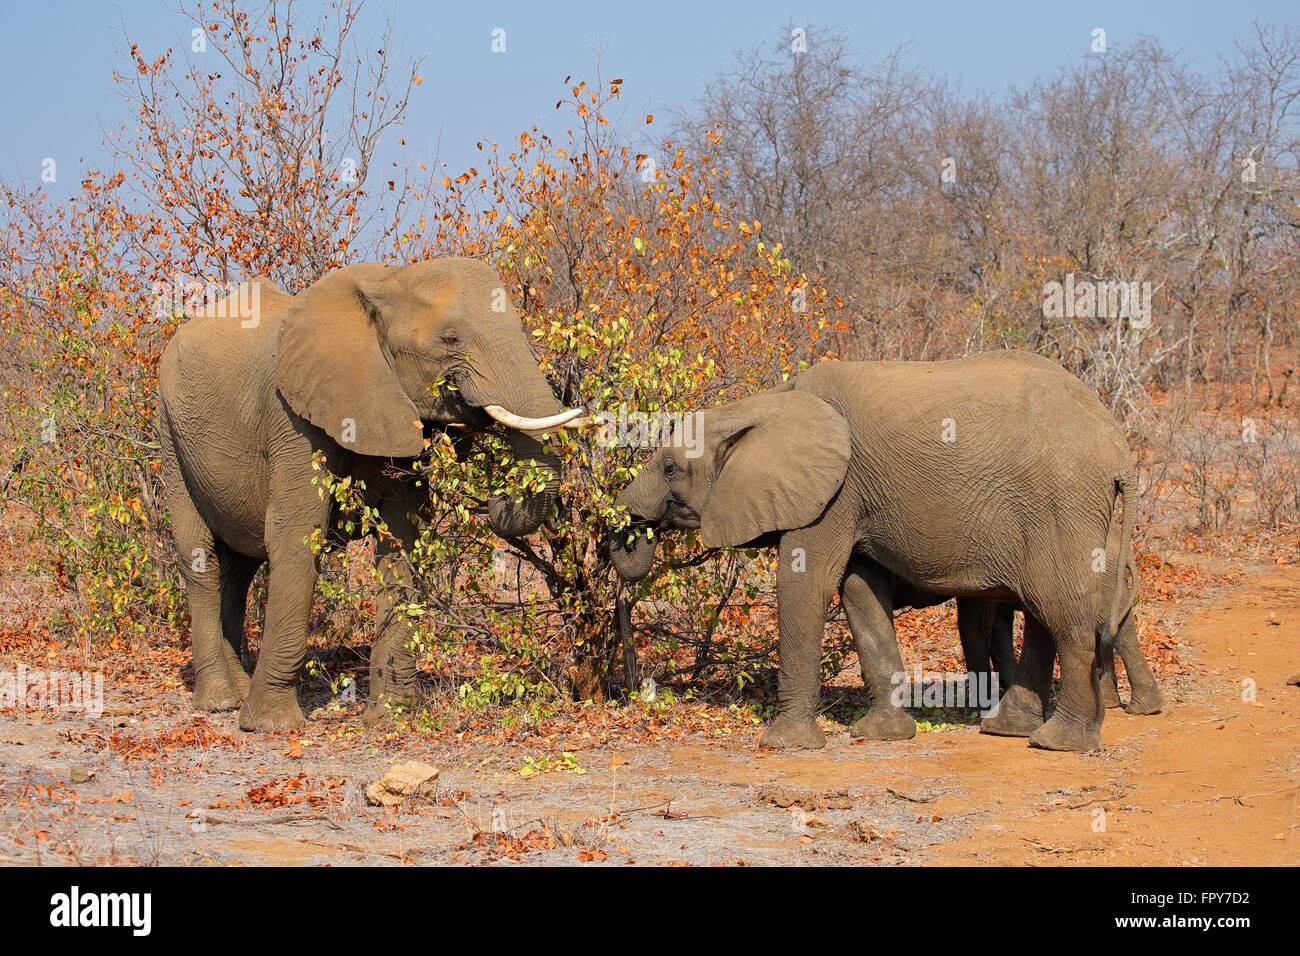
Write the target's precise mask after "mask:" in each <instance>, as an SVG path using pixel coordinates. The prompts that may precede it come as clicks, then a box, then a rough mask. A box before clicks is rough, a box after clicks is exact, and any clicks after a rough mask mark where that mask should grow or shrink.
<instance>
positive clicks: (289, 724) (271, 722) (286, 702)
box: [239, 687, 307, 733]
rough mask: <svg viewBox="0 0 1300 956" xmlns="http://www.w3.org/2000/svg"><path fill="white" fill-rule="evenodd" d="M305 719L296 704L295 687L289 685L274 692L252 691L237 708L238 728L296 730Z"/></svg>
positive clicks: (267, 731) (269, 730)
mask: <svg viewBox="0 0 1300 956" xmlns="http://www.w3.org/2000/svg"><path fill="white" fill-rule="evenodd" d="M305 723H307V719H306V718H305V717H303V715H302V708H301V707H299V706H298V693H297V689H296V688H293V687H290V688H288V690H285V691H277V692H276V693H274V694H270V693H267V692H265V691H263V692H261V693H258V692H256V691H255V692H253V693H252V694H250V695H249V696H248V699H247V700H246V701H244V706H243V707H241V708H240V709H239V729H240V730H255V731H261V732H263V733H273V732H275V731H277V730H296V729H298V728H299V727H301V726H303V724H305Z"/></svg>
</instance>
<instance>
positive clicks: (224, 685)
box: [194, 676, 248, 712]
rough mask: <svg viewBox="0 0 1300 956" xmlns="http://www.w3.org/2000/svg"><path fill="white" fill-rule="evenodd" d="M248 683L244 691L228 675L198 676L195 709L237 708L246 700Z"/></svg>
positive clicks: (195, 688)
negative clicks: (215, 676)
mask: <svg viewBox="0 0 1300 956" xmlns="http://www.w3.org/2000/svg"><path fill="white" fill-rule="evenodd" d="M247 690H248V688H247V685H245V687H244V688H243V691H242V692H241V690H240V689H239V688H237V687H236V686H234V684H233V682H232V681H231V680H230V679H229V678H228V677H218V678H212V677H203V676H200V677H196V678H195V679H194V709H195V710H206V711H209V712H211V711H218V710H235V709H236V708H238V707H239V705H240V704H242V703H243V702H244V697H245V696H246V694H247Z"/></svg>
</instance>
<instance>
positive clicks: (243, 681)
mask: <svg viewBox="0 0 1300 956" xmlns="http://www.w3.org/2000/svg"><path fill="white" fill-rule="evenodd" d="M259 290H260V303H259V297H256V296H251V295H246V296H245V299H246V300H248V299H251V300H252V301H253V302H254V303H255V304H260V310H258V309H254V314H253V315H252V316H246V317H241V316H240V309H239V308H237V307H236V303H235V302H234V301H233V299H234V297H233V296H232V301H229V302H228V303H227V304H224V305H223V306H222V307H221V308H218V309H215V310H213V311H214V312H215V315H213V316H210V317H205V318H196V319H192V320H190V321H188V322H186V323H185V324H184V325H183V326H181V328H180V329H179V330H178V331H177V332H176V335H175V336H174V337H173V338H172V340H171V342H170V343H168V345H167V350H166V351H165V352H164V353H163V356H162V363H161V365H160V367H159V376H158V378H159V381H158V392H159V410H158V419H159V431H160V434H161V442H162V465H163V476H164V479H165V481H166V483H167V498H168V506H169V510H170V512H171V519H172V533H173V534H174V535H175V537H176V544H177V547H178V548H179V549H180V555H181V573H182V575H183V577H184V580H185V588H186V597H187V599H188V601H189V606H190V631H191V641H192V644H193V647H194V705H195V707H198V708H199V709H201V710H225V709H230V708H235V707H240V705H241V703H242V705H243V706H242V707H241V709H240V711H239V726H240V727H241V728H243V729H244V730H282V729H288V728H292V727H296V726H298V725H299V724H301V723H302V722H303V715H302V710H301V709H300V708H299V706H298V697H297V686H298V676H299V673H300V671H301V670H302V666H303V664H304V662H305V659H306V653H307V619H308V615H309V613H310V611H311V605H312V593H313V590H314V588H315V584H316V572H317V555H316V551H315V550H314V549H313V548H312V547H311V545H310V544H309V541H310V540H313V539H314V540H318V541H319V540H321V538H322V537H324V538H326V539H328V540H336V539H337V538H338V537H339V536H340V535H341V532H342V530H343V529H344V528H345V526H346V524H347V520H348V516H346V515H343V514H340V513H339V508H338V506H337V505H336V504H335V502H334V499H333V498H332V496H330V495H327V494H323V493H322V489H320V488H318V487H317V486H316V484H315V483H314V481H313V479H314V478H315V477H316V476H317V471H316V456H317V455H321V456H323V457H324V462H325V467H326V468H328V470H329V471H330V472H331V473H332V474H334V475H338V476H346V477H348V478H350V479H353V480H354V481H355V482H356V483H357V485H358V486H359V485H360V483H362V482H364V484H365V496H366V503H367V504H368V505H369V506H370V507H373V508H376V509H378V511H379V514H380V516H381V518H382V519H383V521H384V522H385V523H386V524H387V526H388V529H389V531H390V532H391V535H389V536H387V537H385V538H384V539H383V540H381V541H380V542H379V544H378V546H377V549H376V561H377V564H378V566H379V569H380V572H381V575H382V578H383V580H384V581H385V582H387V584H388V587H386V588H385V590H384V591H383V593H381V595H380V598H379V601H378V606H379V622H378V637H377V639H376V640H375V646H374V650H373V651H372V652H371V655H370V693H371V697H372V698H373V699H374V700H375V705H374V706H373V707H372V708H371V710H370V712H369V714H368V716H369V718H371V719H375V718H378V717H380V716H382V715H383V714H384V712H385V710H386V708H385V707H384V706H383V705H384V703H385V701H386V700H388V699H397V698H401V697H403V696H406V695H407V694H409V693H410V691H411V690H412V689H413V687H414V684H415V675H416V667H415V661H414V659H413V657H412V654H411V651H410V649H409V648H408V646H407V641H408V639H409V634H408V631H407V626H406V623H405V617H404V615H402V614H401V613H399V612H398V611H397V609H396V607H397V605H400V604H401V603H402V601H403V600H404V598H403V586H404V585H405V584H406V583H407V581H408V578H407V571H406V564H405V559H404V557H403V554H402V549H403V548H404V547H409V546H410V545H411V544H412V543H413V541H414V540H415V537H416V520H417V518H418V516H419V515H420V514H421V513H422V511H423V510H424V509H426V508H427V507H428V504H429V489H428V487H427V485H425V484H424V483H423V482H421V481H420V480H418V479H417V478H415V477H414V476H413V474H412V471H411V467H410V466H411V463H412V460H413V459H414V458H416V457H417V456H419V455H420V454H421V453H422V452H423V451H424V448H425V446H426V439H428V438H429V437H431V436H432V435H433V432H434V429H435V428H440V427H444V426H447V425H451V424H464V425H472V426H475V427H487V426H491V425H492V424H493V423H494V421H495V422H499V423H502V424H504V425H505V426H506V428H507V431H508V435H509V438H510V442H511V445H512V448H513V451H514V452H515V454H516V457H517V458H518V459H519V460H520V461H522V462H525V463H526V462H530V461H531V462H535V463H536V464H537V466H538V467H539V469H540V470H541V472H542V473H543V474H544V475H549V476H550V478H549V480H545V481H543V482H541V484H543V485H544V487H542V488H540V489H539V490H537V491H536V492H535V493H530V494H526V495H524V496H523V497H522V498H519V499H515V498H513V497H505V498H501V499H497V500H493V501H490V502H489V503H488V517H489V522H490V524H491V525H492V527H493V529H494V530H495V531H496V532H497V533H498V534H500V535H502V536H503V537H510V536H521V535H527V534H530V533H532V532H533V531H534V530H535V529H536V528H537V527H538V525H539V524H540V523H541V522H542V521H543V520H544V519H545V517H546V515H547V513H548V511H549V510H550V508H551V505H552V502H553V501H554V498H555V494H556V490H557V487H558V484H559V478H558V473H557V472H558V462H557V461H556V460H555V458H554V456H552V455H549V454H546V453H544V452H543V450H542V445H541V443H540V442H539V440H538V438H537V436H536V434H535V433H536V432H539V431H545V430H547V429H554V428H557V427H560V426H562V425H563V424H564V423H565V422H567V421H570V420H572V419H573V418H575V417H577V416H578V415H580V414H581V410H580V409H571V410H569V411H564V410H562V409H561V408H560V405H559V403H558V402H557V401H556V400H555V396H554V395H553V394H552V392H551V388H550V386H549V385H548V384H547V381H546V377H545V376H544V375H543V374H542V372H541V371H540V369H539V368H538V365H537V361H536V359H534V358H533V354H532V352H531V350H530V349H529V346H528V340H527V339H526V338H525V337H524V332H523V327H522V325H521V323H520V321H519V316H518V314H517V313H516V312H515V311H514V310H513V309H511V308H509V307H508V305H507V302H506V298H505V291H504V289H502V287H501V281H500V279H499V278H498V277H497V275H496V273H495V272H494V271H493V270H492V269H491V268H489V267H488V266H487V265H485V264H484V263H482V262H477V261H474V260H472V259H439V260H432V261H428V262H418V263H415V264H414V265H408V266H405V267H399V266H390V265H384V264H382V263H378V262H365V263H360V264H357V265H353V266H348V267H346V268H343V269H338V270H336V271H334V272H331V273H330V274H329V275H327V276H325V277H324V278H323V279H321V280H320V281H319V282H317V283H316V284H315V285H313V286H312V287H311V288H309V289H307V290H305V291H304V292H302V293H301V294H300V295H298V296H296V297H290V296H288V295H286V294H285V293H283V292H280V291H279V290H278V289H275V288H274V286H271V285H270V284H269V283H259ZM263 561H269V562H270V593H269V596H268V602H267V608H266V624H265V628H264V630H263V635H262V652H261V655H260V657H259V658H258V661H257V669H256V670H255V671H254V673H253V677H252V680H251V682H250V680H249V678H248V675H247V674H245V673H244V669H243V666H242V664H241V661H240V654H239V649H240V648H241V646H242V644H243V637H244V630H243V628H244V604H245V601H246V599H247V596H248V586H249V582H250V581H251V580H252V578H253V574H254V572H255V571H256V570H257V568H258V566H259V565H260V564H261V563H262V562H263Z"/></svg>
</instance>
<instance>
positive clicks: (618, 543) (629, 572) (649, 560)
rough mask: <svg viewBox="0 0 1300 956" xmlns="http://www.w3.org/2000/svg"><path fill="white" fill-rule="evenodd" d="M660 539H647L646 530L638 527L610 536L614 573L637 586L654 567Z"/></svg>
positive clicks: (611, 560) (610, 553)
mask: <svg viewBox="0 0 1300 956" xmlns="http://www.w3.org/2000/svg"><path fill="white" fill-rule="evenodd" d="M658 545H659V539H658V537H654V538H649V537H646V535H645V533H644V529H640V533H638V529H637V527H636V526H633V527H631V528H628V529H627V530H626V531H620V532H618V533H616V534H613V535H610V539H609V560H610V563H611V564H613V565H614V571H615V572H616V573H617V574H618V576H619V577H620V578H621V579H622V580H623V581H625V582H627V583H628V584H636V583H637V582H638V581H640V580H642V579H643V578H644V577H645V576H646V575H647V574H649V573H650V569H651V568H652V567H654V563H655V552H656V551H657V550H658Z"/></svg>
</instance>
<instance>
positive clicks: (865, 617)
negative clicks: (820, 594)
mask: <svg viewBox="0 0 1300 956" xmlns="http://www.w3.org/2000/svg"><path fill="white" fill-rule="evenodd" d="M892 590H893V580H892V575H891V574H890V573H889V572H888V571H886V570H885V569H884V568H882V567H880V565H878V564H875V563H874V562H869V561H865V560H862V559H859V558H855V559H853V560H852V561H850V563H849V569H848V573H847V574H846V575H845V576H844V581H843V583H842V584H840V600H841V601H842V602H843V604H844V613H845V615H846V616H847V617H848V619H849V630H851V631H852V632H853V641H854V643H855V644H856V645H857V648H858V662H859V663H860V664H861V665H862V683H863V684H864V685H865V686H866V688H867V692H868V693H869V694H870V695H871V709H870V710H869V711H867V713H866V715H865V716H863V717H861V718H859V719H858V720H857V721H856V722H855V723H854V724H853V726H852V727H851V728H850V730H849V732H850V733H851V734H853V736H854V737H866V738H867V739H869V740H910V739H911V738H912V737H915V736H916V721H914V720H913V719H912V718H911V716H910V715H909V714H908V713H907V711H905V710H904V709H903V704H902V700H901V699H900V697H899V696H898V694H897V691H898V689H899V687H900V681H906V680H907V675H906V673H905V672H904V670H903V657H902V654H901V653H900V651H899V649H898V636H897V634H895V632H894V607H893V595H892Z"/></svg>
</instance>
